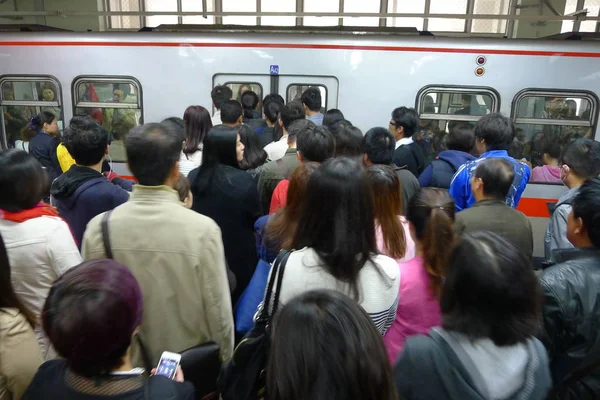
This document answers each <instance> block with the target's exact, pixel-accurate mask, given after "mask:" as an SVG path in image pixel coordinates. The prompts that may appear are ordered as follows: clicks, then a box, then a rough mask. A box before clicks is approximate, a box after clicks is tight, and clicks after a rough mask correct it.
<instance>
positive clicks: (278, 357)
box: [266, 290, 397, 400]
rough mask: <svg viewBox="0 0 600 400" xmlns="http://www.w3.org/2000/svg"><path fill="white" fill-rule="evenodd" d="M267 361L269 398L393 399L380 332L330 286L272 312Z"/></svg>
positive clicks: (391, 383)
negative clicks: (270, 339)
mask: <svg viewBox="0 0 600 400" xmlns="http://www.w3.org/2000/svg"><path fill="white" fill-rule="evenodd" d="M269 353H270V354H269V359H268V363H267V369H266V370H267V375H266V391H267V393H268V397H269V399H270V400H306V399H328V400H347V399H354V400H395V399H396V398H397V397H396V390H395V386H394V381H393V377H392V373H391V370H390V369H391V368H390V362H389V359H388V357H387V354H386V351H385V347H384V345H383V341H382V340H381V335H380V334H379V333H378V332H377V329H376V328H375V326H374V325H373V322H372V321H371V319H370V318H369V315H368V314H367V313H366V312H365V311H364V310H363V309H362V308H361V307H360V306H359V305H358V304H356V302H354V301H352V300H351V299H349V298H348V297H347V296H344V295H343V294H342V293H339V292H336V291H333V290H315V291H310V292H306V293H304V294H301V295H300V296H298V297H296V298H294V299H292V300H291V301H290V302H289V303H288V304H286V306H285V307H284V308H283V310H282V311H281V312H279V313H277V314H276V316H275V320H274V322H273V331H272V344H271V346H270V352H269Z"/></svg>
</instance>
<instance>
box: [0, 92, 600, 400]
mask: <svg viewBox="0 0 600 400" xmlns="http://www.w3.org/2000/svg"><path fill="white" fill-rule="evenodd" d="M82 85H83V86H80V87H79V86H77V87H76V88H75V89H74V93H75V94H74V95H82V96H83V95H85V96H87V98H90V96H92V97H93V96H96V97H97V99H103V101H104V102H106V104H107V105H108V106H110V107H107V109H109V110H111V111H110V112H107V111H106V110H103V112H102V113H101V115H99V114H98V113H97V112H96V110H95V108H94V107H91V106H90V105H89V104H87V103H84V104H83V105H84V107H77V109H78V110H80V112H78V113H76V114H77V115H76V116H75V117H73V119H72V120H71V121H69V124H68V128H67V129H65V132H64V134H59V130H60V129H59V126H58V117H57V116H56V115H54V114H53V113H51V112H48V111H42V110H41V109H40V110H39V112H38V114H39V116H38V117H36V118H35V119H33V120H32V121H31V120H27V118H25V117H24V115H25V110H24V109H14V108H5V109H4V110H3V112H4V113H5V118H4V121H5V133H6V134H7V135H9V136H11V135H12V137H18V136H14V135H15V132H18V134H19V135H20V134H21V129H22V128H23V127H22V126H21V125H22V124H26V125H27V126H29V125H30V124H31V125H33V126H32V128H34V129H33V131H34V132H35V133H36V134H35V136H34V137H32V138H31V139H30V140H29V147H28V149H29V153H28V152H27V151H26V149H25V146H16V145H15V144H14V143H16V141H13V144H12V145H11V147H15V148H9V149H5V150H1V151H0V239H1V240H0V279H1V281H0V289H2V290H1V291H0V399H3V400H4V399H21V398H22V399H26V400H31V399H48V398H61V399H73V400H102V399H122V400H134V399H165V398H170V399H185V400H191V399H218V398H222V399H224V400H237V399H250V398H264V399H267V400H289V399H298V400H305V399H308V398H317V399H325V398H327V399H330V400H347V399H350V398H352V399H360V400H382V399H385V400H388V399H389V400H392V399H423V400H425V399H452V400H459V399H460V400H463V399H467V400H471V399H472V400H482V399H486V400H487V399H523V400H543V399H547V398H550V399H565V400H567V399H584V400H585V399H597V398H600V364H599V360H600V329H598V327H600V308H599V307H598V303H599V302H598V299H599V298H600V272H599V271H600V250H599V248H600V231H598V226H600V179H599V178H598V175H599V174H600V143H599V142H596V141H594V140H593V139H591V138H590V137H589V135H590V134H589V132H588V129H587V128H585V127H584V128H585V129H584V128H582V127H583V125H584V124H583V123H580V124H579V125H577V124H576V126H573V127H567V128H565V127H566V126H567V125H564V126H558V128H557V127H556V126H553V125H543V124H542V125H540V126H535V125H533V126H530V125H531V124H529V122H531V121H530V119H531V118H526V117H533V116H534V115H536V116H537V117H538V118H540V119H541V118H544V119H552V120H554V119H557V120H567V121H581V120H580V119H577V118H583V116H582V114H583V112H585V110H586V109H585V107H584V105H583V103H584V101H583V100H582V101H579V102H574V101H571V100H572V99H571V98H567V97H551V98H550V97H548V96H546V97H543V96H533V97H530V98H527V97H526V99H529V100H527V101H526V103H527V104H526V105H525V106H523V107H522V108H523V109H522V110H519V111H517V114H518V115H517V116H518V118H517V119H516V122H517V123H515V121H513V120H512V119H510V118H508V117H506V116H504V115H502V114H499V113H494V112H491V110H492V108H493V107H492V106H493V101H494V100H493V99H492V97H491V96H490V97H489V98H488V97H486V95H481V94H476V93H462V94H459V95H449V94H448V93H441V92H440V93H435V92H431V93H429V94H425V95H424V97H423V99H424V100H423V102H422V103H419V104H418V105H417V108H412V107H410V106H404V105H402V104H398V105H397V107H396V108H395V109H393V110H392V114H391V120H390V121H389V123H388V125H387V126H388V127H387V128H381V127H377V126H375V127H369V129H366V132H365V133H364V134H363V133H362V132H361V130H360V129H359V128H358V127H354V126H352V124H351V123H350V122H349V120H354V117H355V116H354V115H344V113H342V110H337V109H336V110H329V111H327V110H324V109H323V108H324V107H323V98H322V93H321V90H320V88H319V87H317V86H310V85H304V84H303V85H297V86H296V87H295V89H294V90H296V91H297V92H298V93H296V92H295V93H296V94H297V95H298V97H299V99H298V100H294V99H293V98H291V99H288V100H290V101H288V102H287V104H283V99H282V98H281V97H280V96H279V97H278V96H277V95H275V94H273V95H267V96H266V97H265V98H264V99H263V100H262V101H261V98H262V95H263V92H262V88H259V87H257V85H253V84H252V83H251V82H248V83H245V82H238V83H235V85H231V84H230V85H229V86H227V85H218V86H216V87H214V88H213V89H212V91H211V93H210V95H211V99H212V103H213V104H205V105H197V104H196V105H190V106H189V107H187V108H184V109H182V110H181V113H180V115H179V116H174V117H171V118H168V119H166V120H164V121H163V122H161V123H158V122H150V123H143V124H140V123H139V117H138V114H137V112H138V111H136V110H138V109H136V108H135V107H137V106H138V99H137V96H138V95H139V91H138V89H137V88H132V87H130V86H129V85H125V84H119V86H114V85H112V84H110V85H109V84H92V83H85V82H84V83H82ZM90 85H92V86H90ZM39 88H40V90H41V91H40V92H39V96H41V98H43V99H45V100H44V101H47V102H52V101H53V100H52V99H54V98H55V97H56V95H57V94H56V92H53V93H50V92H47V90H46V89H42V88H43V86H40V87H39ZM2 90H3V93H4V95H3V96H7V95H8V93H9V91H11V90H14V88H13V87H8V86H7V87H4V86H3V87H2ZM52 94H53V96H54V97H53V96H52ZM207 95H208V94H207ZM293 97H296V96H295V95H294V96H293ZM51 98H52V99H51ZM92 103H93V102H92ZM129 106H131V107H129ZM211 106H214V109H215V110H216V112H215V113H214V114H213V115H212V116H211V111H210V107H211ZM519 113H520V114H519ZM6 114H8V116H7V115H6ZM420 114H425V116H426V117H427V118H431V119H423V120H422V119H420ZM452 115H456V117H454V118H455V119H456V120H452ZM470 116H477V121H470V120H468V119H469V117H470ZM434 117H435V118H434ZM519 118H523V119H525V120H526V121H525V122H527V123H520V122H518V121H520V119H519ZM348 119H349V120H348ZM125 120H131V121H129V122H128V123H127V124H121V122H123V121H125ZM467 120H468V121H467ZM120 121H121V122H120ZM386 122H388V121H386V120H382V121H380V123H379V125H383V126H385V124H386ZM569 123H571V122H569ZM120 127H123V130H119V129H120ZM277 129H281V132H282V136H280V137H279V136H278V134H277ZM40 135H41V136H40ZM59 136H60V138H59ZM24 139H25V137H22V139H21V140H23V141H24ZM59 139H60V141H61V142H62V145H63V146H64V148H65V150H66V151H67V152H68V155H69V156H70V157H72V158H73V162H74V164H73V165H70V166H69V167H68V169H67V170H66V171H65V172H62V171H61V169H60V166H59V163H58V160H57V151H56V150H57V146H58V143H59ZM523 140H526V141H528V142H527V143H524V144H523V142H522V141H523ZM119 141H120V143H121V145H122V151H123V153H124V154H123V159H126V160H127V168H128V171H130V173H131V176H119V174H117V173H116V172H115V171H114V170H112V165H113V162H115V160H110V158H111V156H110V155H111V154H114V151H111V146H113V143H114V142H119ZM515 142H519V143H520V144H521V147H520V148H517V147H514V146H513V145H514V143H515ZM115 144H116V143H115ZM107 161H110V162H108V163H106V164H107V165H109V171H104V169H103V165H104V164H105V162H107ZM533 182H540V183H542V182H543V183H544V184H556V183H558V182H560V183H561V184H563V185H564V186H566V187H567V189H568V190H567V191H566V192H564V194H563V195H562V196H561V198H560V199H559V201H558V203H557V204H550V205H549V206H548V207H549V209H550V211H552V214H551V218H550V219H549V220H548V221H545V222H544V229H547V233H546V237H545V244H546V254H545V255H544V257H536V256H535V252H534V246H535V243H536V240H538V241H540V240H541V239H542V238H537V237H536V231H535V229H534V227H535V226H539V225H540V221H536V220H534V219H532V218H530V217H529V216H526V215H525V214H524V213H523V212H522V211H521V209H520V208H519V209H517V208H518V207H519V204H520V202H521V201H522V197H523V193H524V192H525V191H526V190H527V188H528V185H530V184H531V183H533ZM544 205H545V204H544ZM534 224H535V225H534ZM542 261H543V262H542ZM173 353H175V354H174V355H173ZM165 357H167V358H168V357H171V358H168V360H167V358H165ZM173 357H174V358H173ZM165 360H167V361H165ZM163 362H169V363H172V364H169V367H168V368H166V369H165V368H164V367H159V364H161V365H162V363H163ZM165 370H169V371H171V372H172V373H171V374H170V376H163V372H164V371H165Z"/></svg>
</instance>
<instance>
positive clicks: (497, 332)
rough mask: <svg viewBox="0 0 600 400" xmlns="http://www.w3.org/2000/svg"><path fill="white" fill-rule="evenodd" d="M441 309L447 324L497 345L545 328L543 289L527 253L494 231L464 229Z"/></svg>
mask: <svg viewBox="0 0 600 400" xmlns="http://www.w3.org/2000/svg"><path fill="white" fill-rule="evenodd" d="M445 277H446V280H445V282H444V285H443V286H442V295H441V298H440V309H441V311H442V326H443V327H444V329H446V330H448V331H453V332H459V333H462V334H464V335H466V336H468V337H469V338H470V339H471V340H476V339H484V338H488V339H491V340H492V341H493V342H494V344H495V345H496V346H511V345H515V344H517V343H524V342H525V341H526V340H528V339H529V338H531V337H534V336H536V335H538V334H540V333H541V291H540V287H539V284H538V281H537V278H536V276H535V274H534V272H533V266H532V265H531V261H530V260H529V258H528V257H527V256H526V255H525V254H523V253H522V252H521V251H520V250H519V249H518V248H516V247H515V245H513V244H512V243H510V242H509V241H507V240H506V239H504V238H503V237H502V236H500V235H497V234H495V233H492V232H486V231H482V232H474V233H471V234H465V235H464V236H463V237H462V238H461V239H460V240H459V241H458V243H457V244H456V245H455V246H454V248H453V250H452V253H451V256H450V262H449V264H448V266H447V268H446V272H445Z"/></svg>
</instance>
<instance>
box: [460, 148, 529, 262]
mask: <svg viewBox="0 0 600 400" xmlns="http://www.w3.org/2000/svg"><path fill="white" fill-rule="evenodd" d="M514 176H515V172H514V170H513V166H512V164H511V163H510V162H509V161H508V160H505V159H503V158H488V159H485V160H483V161H481V162H480V163H479V165H478V166H477V168H475V173H474V174H473V178H472V179H471V190H473V196H475V200H476V203H475V204H473V206H472V207H471V208H468V209H466V210H463V211H461V212H459V213H458V214H456V223H455V224H454V228H455V230H456V232H458V233H460V234H462V233H471V232H477V231H489V232H494V233H496V234H498V235H499V236H502V237H503V238H504V239H506V240H507V241H509V242H511V243H512V244H513V245H514V246H515V247H517V248H518V249H519V250H520V251H522V252H523V254H525V255H526V256H527V257H529V258H530V259H531V258H532V257H533V230H532V228H531V222H530V221H529V218H527V216H526V215H525V214H523V213H522V212H521V211H517V210H515V209H512V208H510V207H509V206H507V205H506V203H505V202H504V199H505V198H506V196H507V195H508V192H509V191H510V187H511V185H512V182H513V180H514Z"/></svg>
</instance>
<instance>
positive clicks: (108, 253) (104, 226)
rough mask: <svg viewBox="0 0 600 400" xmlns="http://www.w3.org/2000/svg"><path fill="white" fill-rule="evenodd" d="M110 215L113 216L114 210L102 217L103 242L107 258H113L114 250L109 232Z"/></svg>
mask: <svg viewBox="0 0 600 400" xmlns="http://www.w3.org/2000/svg"><path fill="white" fill-rule="evenodd" d="M110 214H112V210H110V211H107V212H106V213H104V215H103V216H102V222H101V223H100V226H101V228H102V242H103V243H104V253H105V254H106V258H113V253H112V248H111V246H110V235H109V231H108V219H109V218H110Z"/></svg>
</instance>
